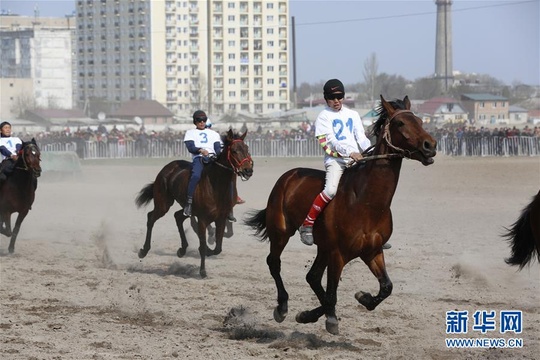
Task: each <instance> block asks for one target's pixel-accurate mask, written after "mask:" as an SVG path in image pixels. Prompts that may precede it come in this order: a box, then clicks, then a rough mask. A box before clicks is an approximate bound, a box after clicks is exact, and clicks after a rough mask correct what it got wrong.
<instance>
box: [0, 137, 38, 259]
mask: <svg viewBox="0 0 540 360" xmlns="http://www.w3.org/2000/svg"><path fill="white" fill-rule="evenodd" d="M40 161H41V152H40V151H39V147H38V145H37V144H36V140H34V139H32V140H31V141H27V142H23V143H22V147H21V150H20V151H19V158H18V159H17V161H16V162H15V169H14V170H13V173H12V174H11V175H9V176H8V178H7V179H6V181H4V182H3V183H2V185H0V234H4V235H5V236H8V237H9V236H11V241H10V242H9V247H8V251H9V253H10V254H12V253H13V252H14V251H15V241H16V240H17V235H18V234H19V230H20V228H21V224H22V222H23V220H24V218H25V217H26V215H27V214H28V211H30V209H31V208H32V204H33V203H34V198H35V192H36V187H37V178H38V177H39V176H40V175H41V166H40V164H39V162H40ZM13 213H19V215H18V216H17V220H16V221H15V227H14V228H13V231H12V230H11V214H13Z"/></svg>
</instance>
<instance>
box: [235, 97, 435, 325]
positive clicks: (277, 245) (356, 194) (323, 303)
mask: <svg viewBox="0 0 540 360" xmlns="http://www.w3.org/2000/svg"><path fill="white" fill-rule="evenodd" d="M410 105H411V104H410V102H409V98H408V97H405V98H404V99H403V100H395V101H392V102H387V101H386V100H385V99H384V98H383V97H382V96H381V106H380V108H379V118H378V120H377V122H376V123H375V124H374V125H373V130H372V131H373V134H374V135H375V136H376V137H377V140H376V144H375V145H374V147H373V151H372V153H371V154H372V155H371V156H366V158H365V161H364V160H363V161H361V162H360V163H357V164H356V165H354V166H352V167H350V168H349V169H347V170H346V171H345V172H344V173H343V175H342V177H341V181H340V185H339V188H338V191H337V194H336V196H335V197H334V199H333V200H332V201H331V202H330V203H329V204H328V205H327V207H326V208H325V210H324V211H323V212H322V213H321V215H320V216H319V218H318V219H317V221H316V222H315V224H314V228H313V236H314V239H315V243H316V244H317V246H318V247H317V256H316V258H315V260H314V262H313V266H312V267H311V269H310V270H309V272H308V274H307V276H306V280H307V282H308V283H309V285H310V286H311V289H312V290H313V291H314V292H315V294H316V295H317V298H318V299H319V302H320V306H319V307H317V308H315V309H313V310H309V311H303V312H300V313H299V314H298V315H297V316H296V321H297V322H299V323H311V322H316V321H317V320H318V319H319V318H320V317H321V316H322V315H326V318H327V319H326V330H327V331H328V332H330V333H332V334H338V332H339V329H338V318H337V316H336V310H335V307H336V302H337V288H338V283H339V279H340V276H341V273H342V270H343V267H344V266H345V265H346V264H347V263H348V262H349V261H351V260H353V259H355V258H357V257H360V258H361V259H362V260H363V261H364V262H365V263H366V265H367V266H368V268H369V269H370V270H371V272H372V273H373V274H374V275H375V277H376V278H377V280H378V281H379V285H380V288H379V293H378V294H377V295H376V296H372V295H371V294H369V293H365V292H362V291H360V292H358V293H356V295H355V297H356V300H357V301H358V302H359V303H360V304H362V305H364V306H365V307H366V308H367V309H368V310H373V309H375V307H376V306H377V305H378V304H379V303H380V302H381V301H383V300H384V299H385V298H386V297H388V296H389V295H390V293H391V292H392V282H391V281H390V279H389V277H388V274H387V273H386V267H385V262H384V254H383V249H382V246H383V244H385V243H386V242H387V241H388V239H389V238H390V235H391V234H392V214H391V211H390V204H391V203H392V197H393V196H394V192H395V191H396V187H397V184H398V179H399V173H400V169H401V163H402V159H403V158H408V159H413V160H417V161H420V162H421V163H422V164H424V165H430V164H432V163H433V156H435V154H436V141H435V140H434V139H433V138H432V137H431V136H430V135H429V134H428V133H427V132H426V131H425V130H424V129H423V128H422V121H421V120H420V119H419V118H418V117H417V116H415V115H414V114H413V112H412V111H411V110H410ZM368 160H371V161H368ZM324 179H325V173H324V172H323V171H320V170H315V169H308V168H296V169H292V170H289V171H287V172H286V173H285V174H283V175H282V176H281V177H280V178H279V180H278V181H277V182H276V184H275V185H274V188H273V189H272V192H271V193H270V196H269V199H268V204H267V206H266V209H263V210H261V211H257V212H256V213H254V214H253V215H252V216H250V217H249V218H248V219H247V220H246V221H245V223H246V225H248V226H250V227H252V228H253V229H255V230H256V233H255V235H257V236H260V237H261V238H262V239H263V240H264V239H269V240H270V254H269V255H268V257H267V258H266V262H267V264H268V267H269V269H270V273H271V275H272V277H273V278H274V281H275V283H276V287H277V295H278V296H277V301H278V305H277V307H276V308H275V309H274V319H275V320H276V321H277V322H281V321H283V320H284V319H285V316H286V315H287V312H288V298H289V295H288V293H287V291H286V290H285V286H284V284H283V280H282V278H281V274H280V271H281V259H280V256H281V253H282V252H283V249H284V248H285V246H286V245H287V242H288V241H289V238H290V237H291V236H293V235H294V234H295V232H296V231H297V229H298V228H299V227H300V225H301V224H302V222H303V220H304V218H305V217H306V214H307V213H308V210H309V208H310V206H311V203H312V201H313V199H314V198H315V196H317V194H318V193H320V192H321V191H322V189H323V187H324ZM325 270H327V284H326V290H325V289H324V288H323V286H322V283H321V280H322V277H323V273H324V271H325Z"/></svg>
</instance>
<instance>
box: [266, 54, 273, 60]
mask: <svg viewBox="0 0 540 360" xmlns="http://www.w3.org/2000/svg"><path fill="white" fill-rule="evenodd" d="M266 58H267V59H268V60H270V59H273V58H274V54H272V53H270V54H266Z"/></svg>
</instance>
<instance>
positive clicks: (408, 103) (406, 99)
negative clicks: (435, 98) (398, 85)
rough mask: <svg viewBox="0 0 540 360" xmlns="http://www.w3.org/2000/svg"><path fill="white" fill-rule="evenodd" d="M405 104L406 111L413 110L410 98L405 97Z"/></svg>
mask: <svg viewBox="0 0 540 360" xmlns="http://www.w3.org/2000/svg"><path fill="white" fill-rule="evenodd" d="M403 103H404V104H405V109H407V110H411V101H410V100H409V96H408V95H405V97H404V98H403Z"/></svg>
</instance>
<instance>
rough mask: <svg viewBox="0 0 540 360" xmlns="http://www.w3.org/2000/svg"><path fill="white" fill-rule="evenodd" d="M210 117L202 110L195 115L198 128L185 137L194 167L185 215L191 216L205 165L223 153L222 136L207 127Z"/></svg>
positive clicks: (194, 118) (189, 184) (194, 122)
mask: <svg viewBox="0 0 540 360" xmlns="http://www.w3.org/2000/svg"><path fill="white" fill-rule="evenodd" d="M207 120H208V117H207V116H206V113H205V112H204V111H202V110H197V111H195V112H194V113H193V124H195V126H196V128H195V129H191V130H188V131H187V132H186V135H185V136H184V144H186V147H187V149H188V151H189V152H190V153H191V157H192V159H193V167H192V169H191V177H190V178H189V183H188V190H187V205H186V207H185V208H184V215H186V216H191V205H192V203H193V194H194V193H195V188H196V187H197V184H198V183H199V180H200V179H201V174H202V171H203V168H204V165H205V164H208V163H210V162H211V161H213V160H214V159H215V157H217V155H219V154H220V153H221V136H220V135H219V134H218V133H217V132H216V131H214V130H212V129H210V128H207V127H206V121H207Z"/></svg>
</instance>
